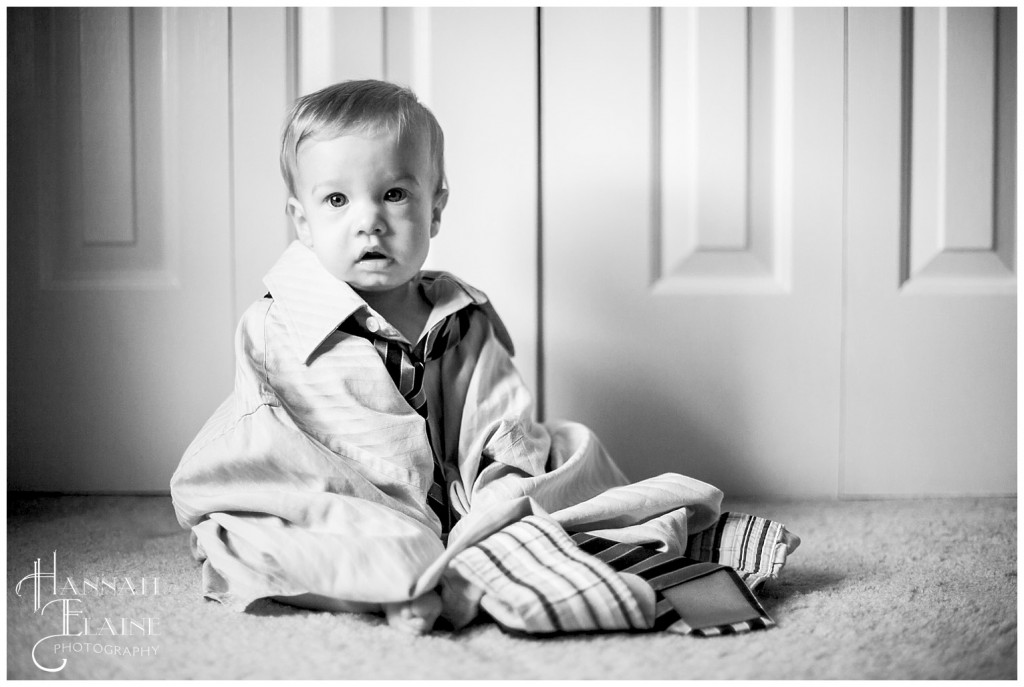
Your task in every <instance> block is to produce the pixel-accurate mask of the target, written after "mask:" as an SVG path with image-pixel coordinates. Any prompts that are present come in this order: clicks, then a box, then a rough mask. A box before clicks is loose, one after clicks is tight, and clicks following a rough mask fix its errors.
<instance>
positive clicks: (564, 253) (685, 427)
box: [541, 8, 844, 495]
mask: <svg viewBox="0 0 1024 687" xmlns="http://www.w3.org/2000/svg"><path fill="white" fill-rule="evenodd" d="M542 18H543V19H542V43H541V50H542V70H543V83H542V87H543V91H542V103H543V107H542V113H543V119H542V131H543V140H544V149H543V163H542V178H543V180H544V182H543V199H544V205H543V210H544V213H543V228H544V233H543V237H544V238H543V240H544V244H543V284H544V304H545V308H544V333H545V359H546V363H545V369H546V370H547V375H546V377H545V388H546V390H547V402H548V412H547V415H548V417H568V418H572V419H578V420H582V421H583V422H585V423H587V424H589V425H591V426H592V427H594V428H595V429H596V430H597V432H598V434H599V435H600V436H601V437H602V439H603V440H604V442H605V443H606V444H607V445H608V447H609V449H610V451H611V453H612V455H614V456H616V457H617V459H618V460H619V461H620V462H621V464H622V465H623V466H624V468H625V469H626V471H627V473H629V474H630V476H632V477H634V478H640V477H645V476H648V475H651V474H654V473H658V472H663V471H667V470H670V471H678V472H682V473H685V474H689V475H692V476H695V477H698V478H700V479H704V480H707V481H709V482H712V483H714V484H716V485H719V486H721V487H723V488H724V489H726V491H727V492H729V493H734V494H739V493H747V494H753V493H757V494H791V495H797V494H802V495H808V494H815V495H818V494H834V493H835V491H836V479H837V471H838V456H837V448H838V436H839V434H838V432H839V418H840V408H839V398H840V394H839V371H840V368H839V350H840V349H839V346H840V340H841V312H842V311H841V265H842V262H841V261H842V254H841V248H842V245H841V238H842V219H843V218H842V208H843V157H842V155H843V31H844V25H843V12H842V10H796V11H793V10H788V9H753V10H732V9H694V8H670V9H664V10H650V9H616V10H612V9H598V10H589V9H550V10H549V9H545V10H543V13H542ZM748 35H749V36H750V41H749V42H748V41H747V39H746V37H747V36H748Z"/></svg>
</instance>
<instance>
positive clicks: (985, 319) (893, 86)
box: [842, 8, 1017, 495]
mask: <svg viewBox="0 0 1024 687" xmlns="http://www.w3.org/2000/svg"><path fill="white" fill-rule="evenodd" d="M849 46H850V48H849V49H850V59H849V65H850V73H849V93H850V95H849V102H850V108H849V163H848V166H849V181H848V204H849V211H848V212H849V224H848V226H849V228H848V239H847V241H848V251H849V254H848V260H847V266H846V268H847V272H848V284H849V286H848V297H847V301H848V305H847V307H848V315H847V329H846V356H845V378H846V384H845V395H844V405H845V408H846V423H845V432H844V447H843V486H842V489H843V493H845V494H849V495H857V494H887V495H901V494H964V493H973V494H992V493H994V494H1009V493H1015V491H1016V422H1017V408H1016V379H1017V368H1016V361H1017V357H1016V350H1015V349H1016V295H1015V294H1016V277H1015V274H1014V262H1013V256H1014V240H1015V233H1016V230H1015V223H1016V204H1015V199H1014V194H1013V191H1012V189H1013V188H1015V186H1016V181H1015V175H1016V170H1015V164H1016V141H1015V137H1016V132H1015V122H1016V74H1015V70H1016V10H1015V9H1014V8H1000V9H999V10H995V9H992V8H987V9H986V8H970V9H957V8H949V9H945V8H915V9H913V10H904V11H901V10H898V9H852V10H850V30H849Z"/></svg>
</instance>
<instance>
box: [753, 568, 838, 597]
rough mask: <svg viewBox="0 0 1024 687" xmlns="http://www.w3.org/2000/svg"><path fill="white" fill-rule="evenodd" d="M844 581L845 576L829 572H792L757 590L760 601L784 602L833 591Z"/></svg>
mask: <svg viewBox="0 0 1024 687" xmlns="http://www.w3.org/2000/svg"><path fill="white" fill-rule="evenodd" d="M845 579H846V575H843V574H840V573H837V572H834V571H831V570H807V569H801V570H794V571H787V572H785V573H783V577H782V578H781V579H778V580H771V581H769V582H766V583H765V584H764V586H763V587H761V588H760V589H759V590H758V596H759V597H760V598H762V599H771V600H773V601H784V600H786V599H788V598H789V597H791V596H794V595H796V594H810V593H812V592H820V591H824V590H826V589H835V588H837V587H839V585H840V583H842V582H843V580H845Z"/></svg>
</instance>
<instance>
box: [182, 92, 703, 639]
mask: <svg viewBox="0 0 1024 687" xmlns="http://www.w3.org/2000/svg"><path fill="white" fill-rule="evenodd" d="M443 151H444V137H443V133H442V131H441V128H440V126H439V125H438V123H437V121H436V120H435V118H434V116H433V115H432V114H431V113H430V111H429V110H427V109H426V108H425V107H423V105H421V104H420V103H419V102H418V101H417V99H416V97H415V96H414V95H413V94H412V93H411V92H410V91H409V90H407V89H404V88H401V87H399V86H396V85H393V84H389V83H385V82H380V81H350V82H344V83H340V84H336V85H334V86H330V87H328V88H325V89H323V90H321V91H318V92H316V93H313V94H310V95H307V96H304V97H302V98H300V99H299V100H298V101H297V103H296V104H295V106H294V107H293V109H292V111H291V113H290V115H289V117H288V120H287V123H286V126H285V129H284V133H283V136H282V147H281V170H282V173H283V175H284V178H285V180H286V182H287V184H288V190H289V193H290V197H289V200H288V206H287V208H288V214H289V216H290V217H291V220H292V222H293V224H294V227H295V232H296V235H297V237H298V240H297V241H295V242H293V243H292V244H291V245H290V246H289V247H288V248H287V249H286V250H285V252H284V253H283V254H282V256H281V257H280V259H279V260H278V261H277V263H276V264H275V265H274V266H273V268H272V269H271V270H270V272H269V273H268V274H267V276H266V278H265V279H264V283H265V284H266V286H267V288H268V289H269V293H267V294H266V296H265V297H263V298H261V299H259V300H258V301H257V302H256V303H254V304H253V305H252V306H250V307H249V308H248V310H247V311H246V313H245V315H244V316H243V318H242V321H241V322H240V324H239V327H238V332H237V335H236V341H235V354H236V361H237V365H236V373H235V388H234V391H233V393H232V394H231V396H230V397H229V398H228V399H227V400H226V401H225V402H224V403H223V404H222V405H221V406H220V408H218V409H217V411H216V412H215V413H214V415H213V416H212V417H211V418H210V419H209V420H208V421H207V423H206V424H205V425H204V427H203V428H202V430H201V431H200V432H199V434H198V436H197V437H196V438H195V440H194V441H193V442H192V444H191V445H190V446H189V448H188V450H187V451H186V452H185V455H184V456H183V458H182V460H181V463H180V465H179V467H178V469H177V471H176V472H175V474H174V476H173V478H172V481H171V491H172V496H173V500H174V506H175V510H176V513H177V516H178V520H179V522H180V523H181V524H182V526H184V527H186V528H189V529H190V530H191V532H192V550H193V554H194V555H195V556H196V557H197V558H198V559H199V560H202V561H203V562H204V564H203V588H204V593H205V595H206V596H208V597H210V598H213V599H216V600H218V601H221V602H222V603H225V604H227V605H229V606H231V607H233V608H236V609H244V608H245V607H246V606H247V605H248V604H249V603H250V602H252V601H254V600H256V599H260V598H268V597H269V598H274V599H277V600H279V601H283V602H285V603H289V604H293V605H298V606H304V607H309V608H315V609H322V610H341V611H380V610H383V611H384V613H385V614H386V616H387V618H388V620H389V622H390V623H392V624H394V625H397V626H399V627H402V628H404V629H408V630H411V631H414V632H423V631H426V630H428V629H430V627H431V626H432V625H433V624H434V621H435V619H436V618H437V616H438V614H439V613H440V612H441V602H440V598H439V596H438V594H437V593H436V592H435V591H433V590H431V589H427V590H426V591H425V592H424V591H423V584H422V579H421V578H422V575H423V573H424V571H425V570H426V569H428V568H430V567H431V565H432V564H435V563H436V562H437V561H439V560H441V558H442V556H443V555H444V554H445V553H446V550H445V547H446V545H447V547H448V554H449V555H452V552H453V551H455V550H456V549H457V547H458V545H459V542H460V539H461V540H463V543H462V545H467V544H466V543H465V542H466V541H468V540H469V539H471V538H473V537H476V536H478V535H479V534H480V532H482V531H483V530H485V529H486V526H487V523H488V522H492V523H493V522H494V521H495V520H494V518H495V516H494V513H495V512H497V511H499V510H500V509H501V508H502V507H503V504H508V503H511V502H514V501H515V500H517V499H520V500H521V499H522V498H523V497H529V499H530V503H531V504H534V505H535V507H536V508H537V509H539V510H541V511H543V512H545V513H550V514H551V516H552V517H554V518H555V519H556V521H557V522H558V523H559V526H561V527H564V528H566V530H570V529H572V530H573V531H578V532H586V531H599V532H601V533H603V534H604V535H606V536H612V538H615V537H616V536H618V537H619V540H620V541H635V542H639V543H651V544H652V545H655V546H658V547H660V548H661V549H662V550H670V551H672V550H675V551H679V550H681V548H682V547H683V546H685V543H686V538H687V536H688V534H693V533H695V532H699V531H701V530H705V529H706V528H708V527H710V526H711V525H713V524H715V523H716V521H717V519H718V516H719V505H720V501H721V497H722V494H721V492H720V491H718V490H717V489H715V488H714V487H712V486H710V485H707V484H704V483H703V482H700V481H698V480H693V479H690V478H686V477H683V476H681V475H674V474H670V475H663V476H660V477H659V478H652V479H656V480H658V481H657V482H656V483H652V484H649V485H646V486H643V485H641V486H638V485H629V483H628V480H627V479H626V477H625V476H624V474H623V473H622V472H621V471H620V470H619V468H618V467H617V466H616V464H615V463H614V461H612V459H611V458H610V457H609V456H608V455H607V454H606V452H605V451H604V449H603V447H602V446H601V444H600V442H599V441H598V440H597V439H596V437H595V436H594V435H593V434H592V433H591V432H590V431H589V430H588V429H587V428H586V427H583V426H582V425H579V424H577V423H571V422H558V423H543V424H542V423H538V422H536V421H534V420H533V409H532V399H531V396H530V393H529V392H528V390H527V388H526V386H525V384H524V383H523V380H522V378H521V377H520V376H519V374H518V372H517V371H516V369H515V366H514V365H513V363H512V359H511V357H512V353H513V347H512V343H511V340H510V338H509V335H508V333H507V332H506V330H505V327H504V325H503V324H502V322H501V319H500V318H499V317H498V315H497V314H496V312H495V311H494V308H493V307H492V306H491V304H490V302H489V301H488V299H487V297H486V296H485V295H484V294H483V293H481V292H480V291H478V290H476V289H475V288H473V287H472V286H470V285H468V284H466V283H464V282H462V281H461V280H459V279H458V278H456V277H454V276H453V275H451V274H448V273H445V272H430V271H424V270H422V269H421V268H422V266H423V263H424V260H425V259H426V257H427V252H428V249H429V246H430V240H431V239H432V238H433V237H434V236H436V235H437V233H438V230H439V228H440V225H441V215H442V212H443V211H444V209H445V205H446V203H447V201H448V190H447V188H446V180H445V170H444V152H443ZM627 485H628V486H627ZM609 490H613V491H612V496H611V497H608V498H605V495H607V494H608V493H609ZM489 519H490V520H489ZM481 523H483V524H481ZM474 532H475V533H476V534H473V533H474ZM609 533H610V534H609ZM435 567H436V566H435ZM625 582H626V584H627V586H629V587H630V589H631V590H632V591H633V592H634V593H635V596H636V597H637V603H650V602H651V599H653V592H651V590H650V589H649V588H648V587H646V586H645V585H644V584H643V583H638V579H632V578H630V577H626V578H625ZM431 584H433V583H431ZM637 584H639V585H640V586H639V587H637V586H636V585H637ZM648 597H649V598H648ZM630 603H632V602H630Z"/></svg>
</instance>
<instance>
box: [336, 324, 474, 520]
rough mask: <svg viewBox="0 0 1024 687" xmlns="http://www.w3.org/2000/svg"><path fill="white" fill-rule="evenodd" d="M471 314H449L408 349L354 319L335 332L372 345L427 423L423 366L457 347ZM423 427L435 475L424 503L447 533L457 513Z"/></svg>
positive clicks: (442, 472) (430, 440)
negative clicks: (435, 515)
mask: <svg viewBox="0 0 1024 687" xmlns="http://www.w3.org/2000/svg"><path fill="white" fill-rule="evenodd" d="M470 314H471V308H470V307H466V308H463V309H461V310H459V311H458V312H455V313H452V314H451V315H449V316H448V317H446V318H444V319H443V320H441V321H440V322H438V323H437V324H435V325H434V326H433V327H431V329H430V331H428V332H427V334H426V335H425V336H423V337H421V338H420V340H419V341H418V342H417V344H416V345H415V346H413V347H411V348H410V347H409V346H408V344H406V343H404V342H402V341H398V340H396V339H389V338H387V337H385V336H382V335H381V334H379V333H375V332H371V331H369V330H367V329H366V328H365V327H363V326H362V325H360V324H359V322H358V321H357V320H356V318H355V317H349V318H348V319H347V320H345V321H344V322H342V323H341V326H339V327H338V330H339V331H342V332H345V333H346V334H352V335H354V336H359V337H362V338H364V339H367V340H368V341H370V343H372V344H373V348H374V350H376V351H377V354H378V355H379V356H380V359H381V361H383V363H384V367H385V369H387V371H388V375H390V377H391V381H393V382H394V383H395V387H397V388H398V391H399V393H401V394H402V397H403V398H404V399H405V400H406V402H407V403H408V404H409V406H410V407H412V409H413V410H415V411H416V412H417V413H419V414H420V416H421V417H423V419H424V420H426V419H427V395H426V390H425V389H424V388H423V372H424V368H425V366H426V363H427V362H428V361H431V360H437V359H439V358H441V357H442V356H443V355H444V354H445V352H447V351H448V350H450V349H452V348H454V347H455V346H457V345H458V343H459V342H460V341H461V340H462V337H463V336H464V335H465V333H466V330H467V329H468V328H469V318H470ZM426 428H427V439H428V441H429V442H430V447H431V453H432V454H433V457H434V475H433V481H432V484H431V485H430V489H429V490H428V491H427V503H428V504H429V505H430V508H431V509H432V510H433V511H434V513H436V514H437V517H438V518H440V520H441V531H442V534H447V533H448V532H449V531H451V528H452V526H453V525H454V524H455V521H456V520H457V519H458V513H456V512H455V511H454V510H453V509H452V507H451V503H450V499H449V498H448V488H447V480H446V479H445V476H444V468H443V466H442V464H441V457H440V456H438V455H437V453H436V451H434V442H433V437H431V435H430V423H426Z"/></svg>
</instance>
